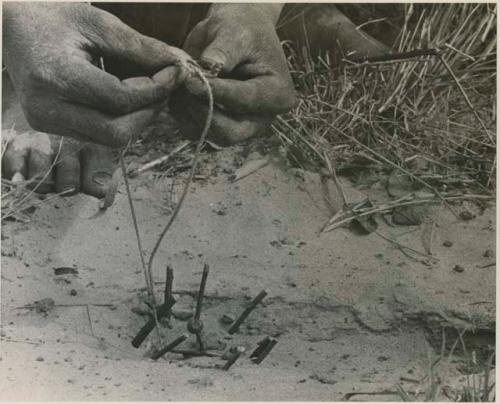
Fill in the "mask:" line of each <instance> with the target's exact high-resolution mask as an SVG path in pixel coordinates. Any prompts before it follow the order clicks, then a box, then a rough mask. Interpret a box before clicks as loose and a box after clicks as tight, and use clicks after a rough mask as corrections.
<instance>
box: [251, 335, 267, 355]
mask: <svg viewBox="0 0 500 404" xmlns="http://www.w3.org/2000/svg"><path fill="white" fill-rule="evenodd" d="M269 342H271V337H266V338H264V339H263V340H262V341H260V342H258V343H257V348H255V350H254V351H253V352H252V353H251V354H250V358H257V357H258V356H259V355H260V354H261V353H262V351H263V350H264V348H265V347H266V345H267V344H269Z"/></svg>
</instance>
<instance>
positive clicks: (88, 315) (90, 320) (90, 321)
mask: <svg viewBox="0 0 500 404" xmlns="http://www.w3.org/2000/svg"><path fill="white" fill-rule="evenodd" d="M85 307H86V308H87V318H88V320H89V327H90V333H91V334H92V336H93V337H95V335H94V328H93V327H92V319H91V318H90V309H89V305H88V304H86V305H85Z"/></svg>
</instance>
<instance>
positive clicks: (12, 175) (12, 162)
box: [2, 142, 29, 180]
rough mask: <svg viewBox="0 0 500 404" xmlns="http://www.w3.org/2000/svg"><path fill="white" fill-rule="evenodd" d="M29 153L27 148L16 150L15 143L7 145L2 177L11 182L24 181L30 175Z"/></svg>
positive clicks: (3, 159)
mask: <svg viewBox="0 0 500 404" xmlns="http://www.w3.org/2000/svg"><path fill="white" fill-rule="evenodd" d="M28 153H29V150H28V149H27V148H26V149H19V148H16V147H15V144H14V143H13V142H10V143H9V144H7V146H6V148H5V153H4V154H3V157H2V176H3V177H4V178H7V179H9V180H21V179H22V180H24V179H25V178H26V176H27V175H28V165H27V157H28Z"/></svg>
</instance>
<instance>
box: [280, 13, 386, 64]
mask: <svg viewBox="0 0 500 404" xmlns="http://www.w3.org/2000/svg"><path fill="white" fill-rule="evenodd" d="M278 33H279V34H280V37H281V38H282V39H289V40H292V41H294V42H297V43H298V44H299V45H300V46H304V45H307V48H308V49H309V50H310V51H311V53H312V54H313V55H316V54H318V53H321V52H325V51H329V52H330V53H331V56H333V57H334V59H336V58H337V55H339V56H340V57H346V56H349V57H351V58H361V57H371V56H380V55H383V54H386V53H388V51H389V49H388V48H387V47H386V46H385V45H384V44H382V43H381V42H379V41H378V40H376V39H375V38H373V37H372V36H370V35H368V34H367V33H365V32H363V31H362V30H361V29H358V28H357V27H356V25H354V23H353V22H352V21H351V20H350V19H349V18H348V17H347V16H345V15H344V14H343V13H342V12H341V11H340V10H339V9H338V8H337V7H336V6H335V5H333V4H321V5H315V6H312V7H311V8H310V9H308V10H307V11H305V12H304V14H303V15H302V16H300V17H298V18H295V19H293V20H291V21H290V22H289V23H285V24H284V25H283V26H282V27H281V28H280V29H279V31H278Z"/></svg>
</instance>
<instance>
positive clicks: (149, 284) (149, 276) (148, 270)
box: [120, 65, 214, 341]
mask: <svg viewBox="0 0 500 404" xmlns="http://www.w3.org/2000/svg"><path fill="white" fill-rule="evenodd" d="M190 68H192V71H194V73H195V74H196V75H197V76H198V77H199V78H200V80H201V81H202V82H203V84H204V85H205V88H206V91H207V95H208V113H207V117H206V119H205V125H204V127H203V131H202V132H201V136H200V139H199V140H198V144H197V145H196V149H195V152H194V156H193V160H192V164H191V170H190V171H189V176H188V179H187V181H186V184H185V185H184V189H183V190H182V194H181V197H180V198H179V201H178V202H177V205H176V206H175V208H174V211H173V212H172V214H171V215H170V219H169V220H168V222H167V224H166V225H165V227H164V228H163V230H162V231H161V233H160V235H159V236H158V239H157V240H156V243H155V245H154V247H153V250H152V251H151V255H150V257H149V260H148V264H147V267H146V263H145V260H144V255H143V249H142V243H141V236H140V233H139V226H138V223H137V216H136V214H135V209H134V204H133V201H132V194H131V192H130V187H129V183H128V179H127V171H126V167H125V162H124V159H123V157H124V155H125V152H126V150H127V148H128V145H127V147H126V148H125V149H124V150H123V152H122V153H121V154H120V167H121V171H122V175H123V178H124V182H125V190H126V193H127V199H128V203H129V207H130V212H131V215H132V221H133V223H134V231H135V236H136V239H137V246H138V249H139V255H140V259H141V265H142V269H143V272H144V277H145V281H146V288H147V290H148V294H149V297H150V299H151V303H152V306H153V307H152V311H153V318H154V321H155V326H156V327H155V328H156V329H157V333H158V338H159V339H160V341H161V334H160V328H159V321H158V313H157V310H156V309H157V303H156V297H155V293H154V284H153V262H154V258H155V256H156V253H157V252H158V249H159V247H160V245H161V242H162V241H163V239H164V238H165V235H166V234H167V232H168V230H169V229H170V228H171V227H172V224H173V223H174V221H175V219H176V218H177V215H178V214H179V211H180V210H181V207H182V204H183V203H184V199H185V198H186V196H187V193H188V191H189V186H190V185H191V182H192V181H193V177H194V174H195V172H196V168H197V165H198V158H199V156H200V152H201V148H202V147H203V143H205V140H206V138H207V135H208V131H209V129H210V126H211V124H212V120H213V112H214V100H213V94H212V88H211V87H210V83H209V82H208V80H207V79H206V77H205V75H204V74H203V72H202V71H201V69H200V68H198V67H197V66H195V65H192V66H190Z"/></svg>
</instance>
